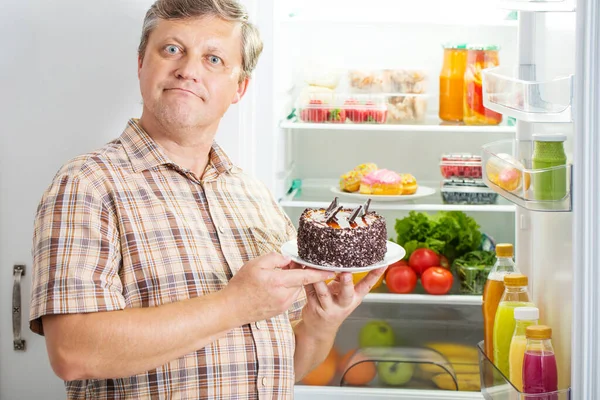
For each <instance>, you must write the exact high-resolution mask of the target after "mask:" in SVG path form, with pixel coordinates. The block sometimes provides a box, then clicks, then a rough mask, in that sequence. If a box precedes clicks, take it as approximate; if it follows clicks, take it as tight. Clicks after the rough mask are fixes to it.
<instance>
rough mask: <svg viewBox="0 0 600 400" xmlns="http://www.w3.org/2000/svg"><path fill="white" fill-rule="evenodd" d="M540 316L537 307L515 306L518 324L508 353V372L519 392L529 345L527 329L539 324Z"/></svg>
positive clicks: (521, 386) (521, 387)
mask: <svg viewBox="0 0 600 400" xmlns="http://www.w3.org/2000/svg"><path fill="white" fill-rule="evenodd" d="M539 318H540V311H539V310H538V309H537V308H535V307H518V308H515V321H516V324H515V332H514V334H513V337H512V340H511V341H510V351H509V353H508V362H509V366H508V373H509V379H510V382H511V383H512V384H513V386H514V387H516V388H517V390H519V392H522V391H523V357H524V356H525V346H526V345H527V338H526V337H525V331H526V330H527V327H528V326H531V325H537V324H538V319H539Z"/></svg>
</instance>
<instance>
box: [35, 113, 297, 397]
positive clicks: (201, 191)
mask: <svg viewBox="0 0 600 400" xmlns="http://www.w3.org/2000/svg"><path fill="white" fill-rule="evenodd" d="M294 237H295V230H294V227H293V225H292V223H291V222H290V220H289V219H288V218H287V217H286V215H285V214H284V213H283V212H282V211H281V209H280V208H279V206H278V205H277V204H276V203H275V202H274V200H273V198H272V196H271V194H270V193H269V191H268V190H267V188H266V187H265V186H264V185H263V184H262V183H260V182H258V181H257V180H255V179H253V178H251V177H249V176H247V175H245V174H244V173H243V172H242V171H241V170H240V169H239V168H237V167H236V166H234V165H233V164H232V163H231V161H230V160H229V158H228V157H227V156H226V155H225V154H224V152H223V151H222V150H221V149H220V148H219V146H218V145H217V144H216V143H215V144H214V145H213V147H212V150H211V152H210V162H209V165H208V166H207V169H206V171H205V173H204V175H203V177H202V178H201V179H198V178H197V177H196V176H195V175H194V174H193V173H191V172H190V171H187V170H184V169H182V168H180V167H178V166H177V165H176V164H175V163H173V162H171V161H170V160H169V159H168V158H167V157H166V156H165V155H164V154H163V152H162V151H161V150H160V148H159V147H158V146H157V145H156V143H155V142H154V141H153V140H152V139H151V138H150V137H149V136H148V135H147V134H146V133H145V132H144V131H143V129H142V128H141V126H140V125H139V123H138V121H136V120H131V121H129V123H128V125H127V127H126V129H125V131H124V132H123V134H122V135H121V137H120V138H119V139H117V140H115V141H113V142H111V143H109V144H107V145H106V146H105V147H103V148H102V149H100V150H99V151H96V152H93V153H90V154H87V155H84V156H81V157H78V158H76V159H74V160H72V161H70V162H69V163H67V164H66V165H65V166H64V167H63V168H62V169H61V170H60V171H59V172H58V174H57V175H56V177H55V179H54V181H53V182H52V184H51V186H50V187H49V188H48V190H47V191H46V192H45V193H44V196H43V198H42V201H41V203H40V205H39V208H38V213H37V217H36V222H35V233H34V246H33V256H34V272H33V286H32V298H31V314H30V321H31V322H30V327H31V329H32V330H33V331H34V332H37V333H40V334H43V326H42V323H41V317H42V316H44V315H50V314H68V313H87V312H100V311H111V310H121V309H124V308H131V307H152V306H159V305H161V304H167V303H171V302H175V301H180V300H185V299H188V298H193V297H197V296H202V295H204V294H208V293H213V292H216V291H218V290H220V289H222V288H223V287H224V286H225V285H227V283H228V281H229V280H230V279H231V277H232V276H233V275H234V274H235V273H236V271H238V270H239V268H240V267H241V266H242V265H243V264H244V263H245V262H247V261H248V260H250V259H252V258H255V257H257V256H259V255H261V254H264V253H266V252H269V251H278V249H279V248H280V246H281V244H282V243H283V242H285V241H287V240H290V239H293V238H294ZM240 301H243V299H240ZM305 301H306V299H305V297H304V296H301V298H299V299H298V301H296V302H295V304H294V305H293V306H292V308H291V309H290V310H289V311H288V313H286V314H283V315H279V316H277V317H275V318H271V319H269V320H266V321H259V322H258V323H257V324H252V325H246V326H242V327H239V328H237V329H234V330H233V331H231V332H230V333H229V334H228V335H227V336H226V337H224V338H222V339H219V340H218V341H216V342H214V343H213V344H211V345H208V346H206V347H205V348H203V349H200V350H198V351H196V352H193V353H190V354H187V355H185V356H183V357H181V358H179V359H177V360H173V361H171V362H170V363H168V364H166V365H163V366H161V367H159V368H157V369H155V370H152V371H148V372H146V373H143V374H140V375H137V376H132V377H126V378H121V379H100V380H87V381H73V382H66V387H67V392H68V398H69V399H84V398H94V399H146V398H152V399H194V400H197V399H201V398H202V399H217V398H218V399H227V398H230V399H250V398H269V399H271V398H290V397H292V395H293V384H294V349H295V341H294V334H293V330H292V324H293V323H294V322H295V321H296V320H298V319H299V318H300V315H301V309H302V306H303V305H304V303H305ZM207 323H210V321H207Z"/></svg>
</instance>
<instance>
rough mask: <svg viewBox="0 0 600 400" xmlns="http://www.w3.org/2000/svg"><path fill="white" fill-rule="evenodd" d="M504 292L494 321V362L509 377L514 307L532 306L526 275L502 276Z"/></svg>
mask: <svg viewBox="0 0 600 400" xmlns="http://www.w3.org/2000/svg"><path fill="white" fill-rule="evenodd" d="M504 286H505V288H506V289H504V294H503V295H502V298H501V299H500V304H499V305H498V311H497V312H496V318H495V321H494V338H493V339H494V364H495V365H496V367H498V369H499V370H500V371H501V372H502V373H503V374H504V376H505V377H506V378H508V377H509V367H508V366H509V362H508V356H509V352H510V342H511V340H512V337H513V333H514V332H515V308H517V307H533V306H534V304H533V303H531V302H530V301H529V293H528V292H527V277H526V276H525V275H521V274H511V275H506V276H504Z"/></svg>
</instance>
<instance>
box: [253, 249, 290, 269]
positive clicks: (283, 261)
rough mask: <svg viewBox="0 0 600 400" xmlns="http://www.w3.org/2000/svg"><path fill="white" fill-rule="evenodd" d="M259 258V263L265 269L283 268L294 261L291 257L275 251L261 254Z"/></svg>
mask: <svg viewBox="0 0 600 400" xmlns="http://www.w3.org/2000/svg"><path fill="white" fill-rule="evenodd" d="M258 260H260V261H259V263H258V265H260V267H261V268H263V269H282V268H285V267H287V266H288V265H289V264H290V263H291V262H292V259H291V258H289V257H285V256H282V255H281V254H279V253H275V252H271V253H269V254H265V255H263V256H260V257H258Z"/></svg>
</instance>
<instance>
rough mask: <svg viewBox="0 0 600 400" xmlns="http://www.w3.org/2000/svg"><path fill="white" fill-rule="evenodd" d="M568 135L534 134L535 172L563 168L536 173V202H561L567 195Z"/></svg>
mask: <svg viewBox="0 0 600 400" xmlns="http://www.w3.org/2000/svg"><path fill="white" fill-rule="evenodd" d="M565 140H567V136H566V135H562V134H534V135H533V156H532V157H531V165H532V167H533V169H534V170H537V169H544V168H552V167H562V168H556V169H552V170H550V171H545V172H535V173H534V174H533V175H534V177H533V178H534V179H533V197H534V199H535V200H561V199H563V198H564V197H565V196H566V195H567V169H566V168H565V167H564V166H565V165H566V164H567V155H566V154H565V148H564V142H565Z"/></svg>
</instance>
